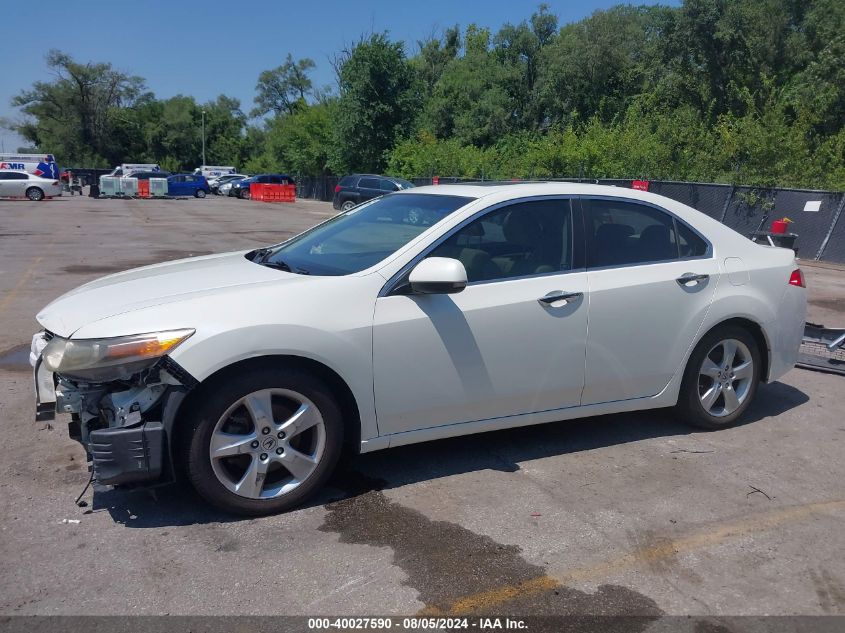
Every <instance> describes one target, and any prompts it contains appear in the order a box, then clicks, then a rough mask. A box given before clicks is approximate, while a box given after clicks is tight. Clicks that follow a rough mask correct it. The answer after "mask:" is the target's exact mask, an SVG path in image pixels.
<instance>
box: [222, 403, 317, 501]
mask: <svg viewBox="0 0 845 633" xmlns="http://www.w3.org/2000/svg"><path fill="white" fill-rule="evenodd" d="M325 446H326V427H325V424H324V423H323V416H322V415H321V414H320V411H319V410H318V409H317V407H316V405H315V404H314V403H313V402H311V401H310V400H309V399H308V398H306V397H305V396H304V395H302V394H301V393H297V392H295V391H290V390H288V389H263V390H261V391H254V392H252V393H250V394H248V395H246V396H244V397H243V398H240V399H238V400H237V401H236V402H235V403H234V404H232V406H231V407H229V408H228V409H227V410H226V411H225V412H224V413H223V415H222V416H220V419H219V420H218V421H217V424H216V425H215V427H214V432H213V433H212V435H211V442H210V443H209V457H210V459H211V467H212V469H213V470H214V474H215V475H216V476H217V480H218V481H219V482H220V483H221V484H223V486H225V487H226V489H227V490H229V491H231V492H233V493H235V494H236V495H239V496H241V497H246V498H247V499H272V498H273V497H278V496H281V495H284V494H287V493H288V492H291V491H292V490H294V489H295V488H296V487H297V486H299V485H300V484H302V483H303V482H304V481H306V480H307V479H308V478H309V477H310V476H311V475H313V474H314V471H315V470H316V469H317V464H319V463H320V458H321V457H322V456H323V451H324V450H325Z"/></svg>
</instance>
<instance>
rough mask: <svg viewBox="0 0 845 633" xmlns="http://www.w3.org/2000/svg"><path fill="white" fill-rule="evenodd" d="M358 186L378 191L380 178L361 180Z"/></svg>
mask: <svg viewBox="0 0 845 633" xmlns="http://www.w3.org/2000/svg"><path fill="white" fill-rule="evenodd" d="M358 186H359V187H361V189H378V188H379V185H378V178H361V180H360V181H359V182H358Z"/></svg>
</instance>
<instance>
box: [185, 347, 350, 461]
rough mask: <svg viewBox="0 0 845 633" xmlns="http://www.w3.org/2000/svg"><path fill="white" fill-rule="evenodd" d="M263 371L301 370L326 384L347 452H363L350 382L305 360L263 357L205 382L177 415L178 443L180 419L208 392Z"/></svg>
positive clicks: (213, 375) (289, 357) (322, 366)
mask: <svg viewBox="0 0 845 633" xmlns="http://www.w3.org/2000/svg"><path fill="white" fill-rule="evenodd" d="M261 367H273V368H276V369H278V368H280V367H286V368H290V369H300V370H303V371H307V372H309V373H311V374H314V375H315V376H317V377H319V378H320V379H321V380H323V381H324V382H325V383H326V385H327V386H328V387H329V389H331V391H332V393H333V394H334V396H335V397H336V398H337V400H338V405H339V406H340V410H341V412H342V414H343V425H344V444H345V445H346V449H347V450H350V451H353V452H355V453H357V452H358V451H359V450H360V448H361V415H360V412H359V411H358V403H357V402H356V401H355V396H354V395H353V394H352V390H351V389H350V388H349V385H347V384H346V381H344V380H343V378H341V377H340V376H339V375H338V374H337V372H335V371H334V370H332V369H331V368H329V367H327V366H326V365H323V364H322V363H319V362H317V361H315V360H312V359H310V358H304V357H302V356H259V357H257V358H248V359H246V360H242V361H239V362H237V363H233V364H232V365H228V366H227V367H224V368H222V369H219V370H217V371H216V372H214V373H213V374H211V375H210V376H208V377H207V378H206V379H205V380H203V381H202V382H201V383H200V384H199V386H198V387H196V388H195V389H193V390H192V391H191V392H190V393H189V394H188V396H187V397H186V398H185V399H184V400H183V401H182V404H181V406H180V407H179V410H178V411H177V412H176V416H175V422H174V431H175V432H174V433H173V435H174V440H175V441H177V442H178V441H181V439H182V438H181V437H179V431H178V429H179V428H180V424H179V419H180V418H182V417H184V415H185V412H186V411H188V410H189V409H190V407H192V406H193V403H194V402H196V401H197V399H198V398H202V397H203V394H204V393H205V392H206V391H207V390H208V389H213V388H214V385H216V384H219V383H220V382H221V381H225V380H226V379H227V378H228V377H229V376H231V375H232V374H235V373H238V372H242V371H244V370H246V369H260V368H261Z"/></svg>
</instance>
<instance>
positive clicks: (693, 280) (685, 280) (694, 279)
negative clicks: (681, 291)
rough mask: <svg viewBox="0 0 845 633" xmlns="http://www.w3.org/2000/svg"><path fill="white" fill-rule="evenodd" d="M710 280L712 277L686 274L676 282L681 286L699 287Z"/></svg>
mask: <svg viewBox="0 0 845 633" xmlns="http://www.w3.org/2000/svg"><path fill="white" fill-rule="evenodd" d="M708 279H710V275H696V274H695V273H684V274H683V275H681V276H680V277H678V278H677V279H676V280H675V281H677V282H678V284H679V285H681V286H689V285H690V284H692V285H698V284H699V283H701V282H702V281H706V280H708Z"/></svg>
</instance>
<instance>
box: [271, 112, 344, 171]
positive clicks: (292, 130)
mask: <svg viewBox="0 0 845 633" xmlns="http://www.w3.org/2000/svg"><path fill="white" fill-rule="evenodd" d="M335 105H336V104H335V102H334V101H325V102H322V103H318V104H315V105H312V106H309V107H306V108H302V109H301V110H300V111H299V112H296V113H294V114H290V115H287V116H282V117H277V118H276V119H274V120H273V122H272V123H271V124H270V125H269V127H268V131H267V140H266V148H267V150H266V151H267V158H268V159H270V160H271V161H272V164H274V165H277V166H278V167H277V168H278V169H282V170H285V171H289V172H292V173H294V174H297V175H309V176H314V175H322V174H327V173H329V172H330V171H331V170H330V167H329V163H330V160H331V148H332V117H333V114H334V108H335Z"/></svg>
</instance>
